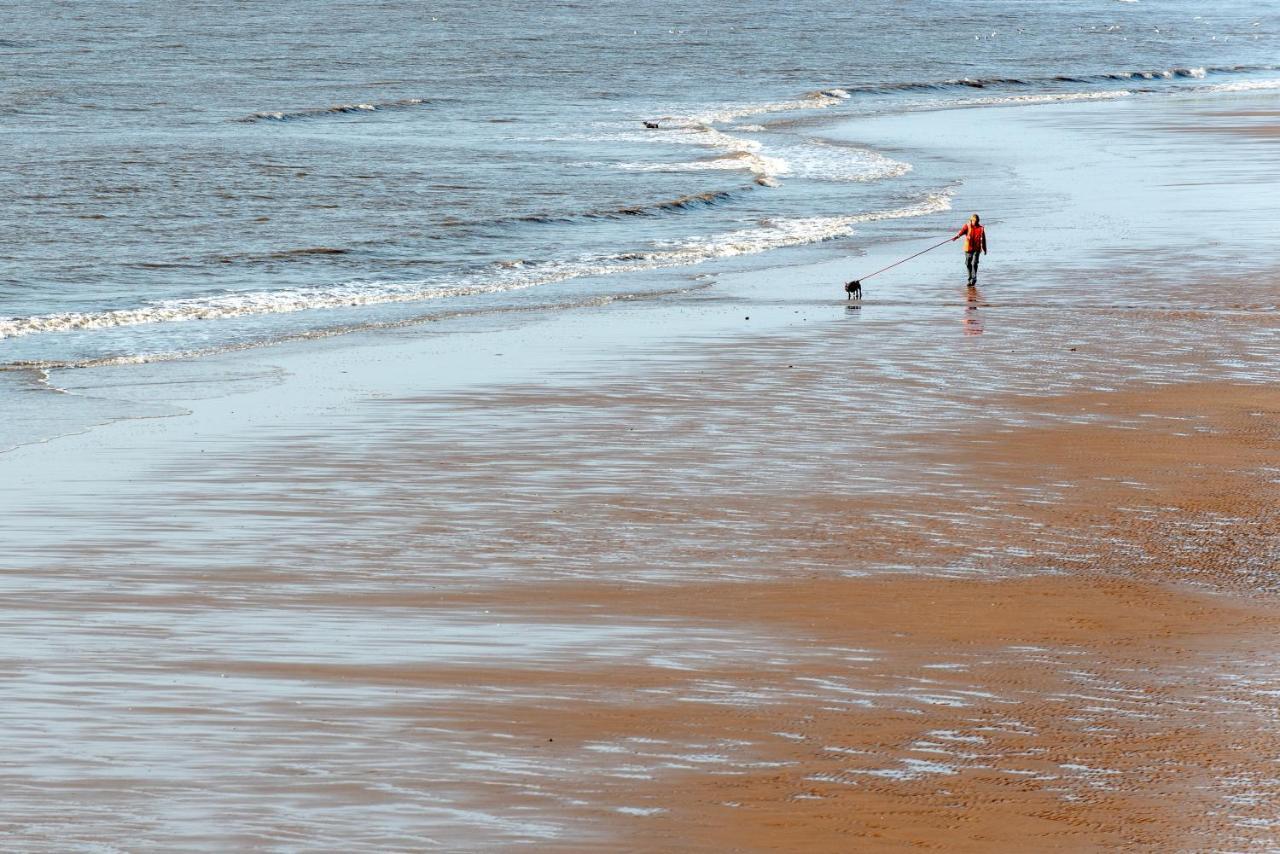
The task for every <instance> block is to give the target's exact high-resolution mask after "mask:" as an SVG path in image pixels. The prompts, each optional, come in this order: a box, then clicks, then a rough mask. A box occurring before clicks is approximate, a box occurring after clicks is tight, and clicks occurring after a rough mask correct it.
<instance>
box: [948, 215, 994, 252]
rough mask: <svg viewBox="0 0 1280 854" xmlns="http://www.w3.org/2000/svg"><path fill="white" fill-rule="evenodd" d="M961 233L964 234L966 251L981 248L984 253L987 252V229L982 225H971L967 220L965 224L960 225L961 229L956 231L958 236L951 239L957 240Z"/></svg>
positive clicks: (974, 250) (975, 250)
mask: <svg viewBox="0 0 1280 854" xmlns="http://www.w3.org/2000/svg"><path fill="white" fill-rule="evenodd" d="M961 235H963V236H964V251H965V252H977V251H979V250H981V251H982V253H983V254H986V251H987V230H986V229H985V228H983V227H982V226H980V225H970V224H969V223H967V222H966V223H965V224H964V225H962V226H960V230H959V231H957V232H956V236H955V237H953V238H951V239H952V240H955V239H956V238H958V237H960V236H961Z"/></svg>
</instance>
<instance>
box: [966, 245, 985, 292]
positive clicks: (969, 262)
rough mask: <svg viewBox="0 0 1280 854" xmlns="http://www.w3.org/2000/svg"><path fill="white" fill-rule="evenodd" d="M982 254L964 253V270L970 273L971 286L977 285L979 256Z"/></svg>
mask: <svg viewBox="0 0 1280 854" xmlns="http://www.w3.org/2000/svg"><path fill="white" fill-rule="evenodd" d="M981 254H982V253H981V252H966V253H964V268H965V269H966V270H968V271H969V284H971V285H973V284H977V281H978V256H979V255H981Z"/></svg>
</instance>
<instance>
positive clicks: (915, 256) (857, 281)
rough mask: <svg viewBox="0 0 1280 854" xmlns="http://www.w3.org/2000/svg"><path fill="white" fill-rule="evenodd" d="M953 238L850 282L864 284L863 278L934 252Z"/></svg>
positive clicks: (876, 274)
mask: <svg viewBox="0 0 1280 854" xmlns="http://www.w3.org/2000/svg"><path fill="white" fill-rule="evenodd" d="M953 239H954V238H951V237H948V238H947V239H946V240H944V241H942V243H935V244H933V245H932V246H930V247H929V248H928V249H921V250H920V251H919V252H917V253H916V254H914V255H911V256H908V257H906V258H903V259H902V260H901V261H894V262H893V263H892V264H890V265H889V266H888V267H881V268H880V269H879V270H876V271H875V272H874V273H868V274H867V275H865V276H863V277H862V279H854V280H853V281H852V282H850V283H849V284H851V285H860V284H862V280H863V279H869V278H871V277H872V276H878V275H880V274H881V273H883V272H884V271H885V270H892V269H893V268H894V267H896V266H898V265H899V264H905V263H907V262H908V261H910V260H911V259H912V258H919V257H920V256H921V255H923V254H924V253H926V252H932V251H933V250H935V249H937V248H938V247H939V246H941V245H942V244H943V243H950V242H951V241H952V240H953Z"/></svg>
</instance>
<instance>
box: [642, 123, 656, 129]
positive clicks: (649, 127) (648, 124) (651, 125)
mask: <svg viewBox="0 0 1280 854" xmlns="http://www.w3.org/2000/svg"><path fill="white" fill-rule="evenodd" d="M644 126H645V127H647V128H648V129H649V130H657V129H658V128H659V125H658V123H657V122H645V123H644Z"/></svg>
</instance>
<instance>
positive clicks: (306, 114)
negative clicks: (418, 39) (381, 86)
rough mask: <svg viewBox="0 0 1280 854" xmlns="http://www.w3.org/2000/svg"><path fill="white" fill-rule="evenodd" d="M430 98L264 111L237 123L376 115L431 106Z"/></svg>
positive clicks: (250, 115) (241, 119)
mask: <svg viewBox="0 0 1280 854" xmlns="http://www.w3.org/2000/svg"><path fill="white" fill-rule="evenodd" d="M430 103H431V100H430V99H428V98H401V99H399V100H396V101H371V102H369V103H362V104H335V105H333V106H330V107H305V108H303V109H300V110H289V111H264V112H259V113H250V114H249V115H247V116H242V117H240V118H238V119H236V121H238V122H244V123H246V124H252V123H254V122H290V121H297V120H299V119H319V118H325V117H328V116H342V115H350V114H353V113H376V112H379V111H386V110H404V109H408V108H410V107H421V106H423V105H424V104H430Z"/></svg>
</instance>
